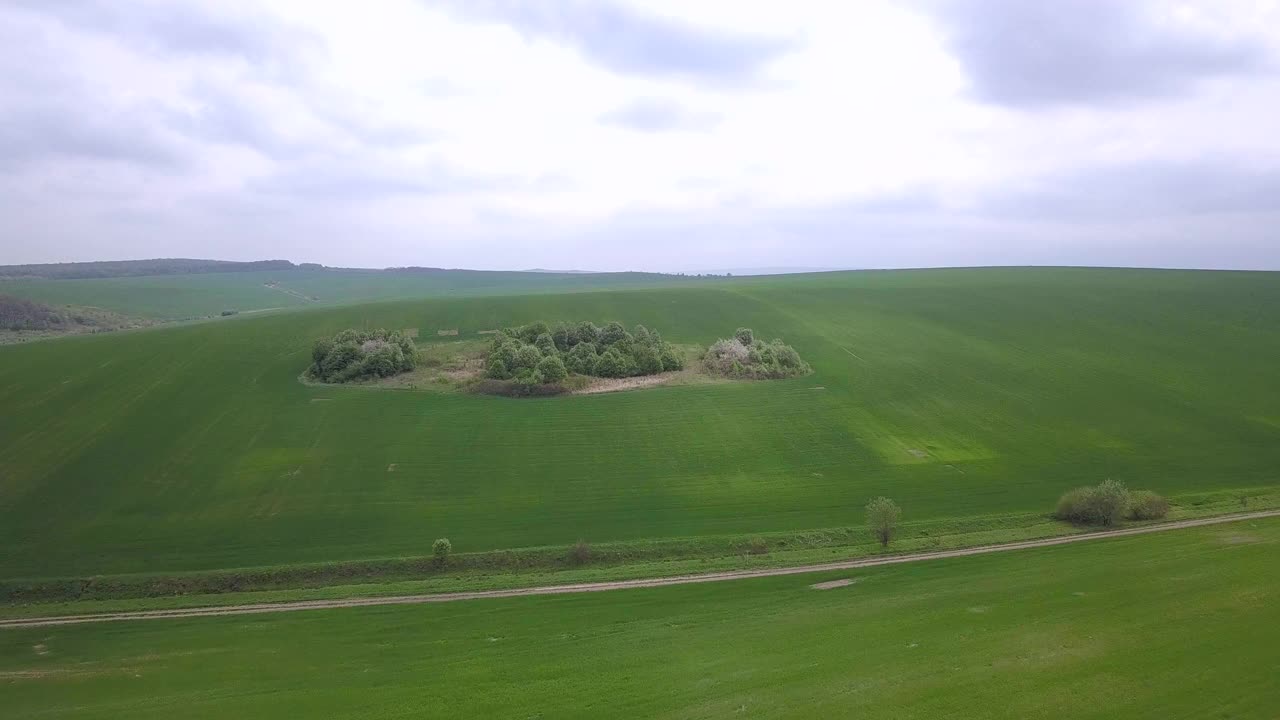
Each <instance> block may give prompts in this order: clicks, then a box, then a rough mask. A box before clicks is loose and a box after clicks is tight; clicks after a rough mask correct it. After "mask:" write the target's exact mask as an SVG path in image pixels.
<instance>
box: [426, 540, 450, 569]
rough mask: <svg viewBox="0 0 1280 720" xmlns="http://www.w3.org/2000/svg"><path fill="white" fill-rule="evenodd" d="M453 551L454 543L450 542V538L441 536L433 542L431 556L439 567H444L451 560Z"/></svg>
mask: <svg viewBox="0 0 1280 720" xmlns="http://www.w3.org/2000/svg"><path fill="white" fill-rule="evenodd" d="M451 552H453V543H451V542H449V538H440V539H439V540H436V541H435V542H433V543H431V557H432V559H433V560H434V561H435V564H436V566H437V567H443V566H444V564H445V563H447V562H449V553H451Z"/></svg>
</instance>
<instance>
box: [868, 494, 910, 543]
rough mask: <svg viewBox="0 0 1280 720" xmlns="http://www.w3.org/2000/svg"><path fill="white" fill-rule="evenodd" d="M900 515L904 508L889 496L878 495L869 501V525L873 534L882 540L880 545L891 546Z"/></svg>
mask: <svg viewBox="0 0 1280 720" xmlns="http://www.w3.org/2000/svg"><path fill="white" fill-rule="evenodd" d="M900 517H902V508H900V507H898V503H896V502H894V501H892V500H890V499H889V498H887V497H878V498H875V499H873V500H872V501H871V502H869V503H867V527H868V528H869V529H870V530H871V535H872V536H873V537H875V539H877V540H879V541H880V547H889V541H890V540H892V539H893V533H894V531H895V530H897V528H898V518H900Z"/></svg>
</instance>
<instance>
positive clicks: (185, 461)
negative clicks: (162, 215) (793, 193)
mask: <svg viewBox="0 0 1280 720" xmlns="http://www.w3.org/2000/svg"><path fill="white" fill-rule="evenodd" d="M538 319H545V320H557V319H592V320H595V321H597V322H600V321H606V320H613V319H617V320H621V321H623V322H625V323H627V324H628V325H630V324H634V323H644V324H646V325H649V326H651V327H656V328H659V329H660V330H661V331H662V332H663V334H664V336H665V337H666V338H667V339H668V340H671V341H673V342H680V343H700V344H701V343H707V342H710V341H711V340H713V339H715V338H716V337H718V336H723V335H726V334H728V333H730V332H732V331H733V329H734V328H736V327H738V326H741V325H746V326H749V327H753V328H755V330H756V331H757V333H758V334H759V335H760V336H761V337H765V338H771V337H774V336H780V337H783V338H785V339H786V341H787V342H788V343H791V344H793V345H794V346H795V347H796V349H797V350H798V351H799V352H800V353H801V355H802V356H803V357H804V358H805V359H806V360H808V361H809V362H810V363H811V364H812V365H813V368H814V374H813V375H810V376H807V377H804V378H800V379H797V380H788V381H776V382H767V383H756V384H750V383H745V384H724V385H702V386H688V387H671V388H661V389H651V390H644V391H636V392H630V393H618V394H611V395H597V396H587V397H568V398H550V399H533V400H512V399H508V398H498V397H476V396H467V395H445V394H438V393H424V392H408V391H379V390H369V389H364V388H327V387H308V386H304V385H302V384H300V383H299V382H298V381H297V376H298V374H299V373H300V372H301V371H302V369H303V368H304V367H305V366H306V364H307V362H308V354H309V348H310V344H311V342H312V340H313V339H314V338H317V337H320V336H324V335H330V334H332V333H334V332H336V331H337V330H340V329H342V328H344V327H348V326H385V327H389V328H409V327H415V328H419V329H420V330H421V333H422V336H423V338H424V339H427V340H431V339H432V338H434V334H435V332H436V330H437V329H455V328H456V329H458V330H459V331H460V333H461V335H460V337H463V336H466V335H469V334H472V333H475V332H477V331H479V330H484V329H491V328H495V327H499V326H502V325H510V324H517V323H524V322H529V321H533V320H538ZM1277 357H1280V275H1277V274H1267V273H1217V272H1160V271H1123V270H1075V269H1058V270H1050V269H1044V270H1030V269H1001V270H946V271H914V272H907V271H904V272H866V273H838V274H829V275H814V276H797V277H788V278H775V279H758V280H749V281H748V280H744V281H740V282H739V281H734V282H731V283H719V284H717V285H715V286H714V287H687V288H668V289H656V290H637V291H625V292H607V293H575V294H541V295H530V296H511V297H489V298H474V299H435V300H426V301H414V302H397V303H388V304H376V305H360V306H350V307H339V308H327V309H319V310H314V311H308V312H299V313H289V314H287V315H269V316H262V317H256V318H244V317H242V318H238V319H234V320H231V321H228V322H219V323H210V324H202V325H191V326H184V327H176V328H172V329H167V330H158V331H148V332H142V333H134V334H130V335H125V336H114V337H113V336H99V337H88V338H73V339H67V340H63V341H59V342H56V343H38V344H33V345H28V346H21V347H4V348H0V406H2V407H4V408H5V412H3V413H0V468H3V469H4V472H3V475H2V476H0V544H2V545H3V547H5V548H6V552H5V553H4V554H3V556H0V577H10V578H12V577H21V576H26V577H31V576H58V575H65V574H84V573H117V572H142V571H155V572H160V571H173V570H203V569H210V568H225V567H237V566H249V565H263V564H282V563H295V562H318V561H334V560H350V559H360V558H370V557H385V556H394V555H404V554H424V553H426V552H428V548H429V545H430V542H431V540H432V539H434V538H436V537H440V536H447V537H449V538H451V539H452V540H453V543H454V547H455V549H456V550H458V551H460V552H461V551H472V550H484V549H492V548H509V547H521V546H533V545H543V544H566V543H571V542H573V541H574V540H576V539H579V538H583V539H586V540H589V541H592V542H604V541H610V540H629V539H637V538H657V537H672V536H700V535H714V534H721V533H752V532H769V531H783V530H801V529H808V528H820V527H840V526H848V525H853V524H857V523H860V522H861V508H862V506H863V504H864V503H865V502H866V499H867V498H868V497H869V496H872V495H878V494H887V495H890V496H892V497H894V498H895V499H897V500H898V502H899V503H900V504H901V505H902V506H903V508H904V509H905V511H906V514H907V517H908V518H911V519H927V518H948V517H960V516H972V515H986V514H992V513H1005V512H1020V511H1033V512H1038V511H1048V510H1049V509H1050V508H1051V506H1052V504H1053V502H1054V500H1055V499H1056V498H1057V496H1058V494H1059V493H1061V492H1062V491H1063V490H1064V489H1066V488H1068V487H1071V486H1074V485H1080V484H1086V483H1094V482H1097V481H1098V480H1100V479H1102V478H1106V477H1114V478H1118V479H1121V480H1124V481H1126V482H1128V483H1129V484H1130V485H1131V486H1135V487H1146V488H1151V489H1154V490H1157V491H1160V492H1163V493H1167V494H1178V493H1182V492H1196V491H1206V490H1215V489H1229V488H1245V487H1256V486H1274V485H1280V470H1278V468H1280V410H1277V408H1280V374H1277V373H1276V372H1275V358H1277ZM393 465H394V467H392V466H393Z"/></svg>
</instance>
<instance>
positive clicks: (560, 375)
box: [538, 355, 569, 383]
mask: <svg viewBox="0 0 1280 720" xmlns="http://www.w3.org/2000/svg"><path fill="white" fill-rule="evenodd" d="M538 372H539V373H540V374H541V375H542V380H543V381H544V382H549V383H558V382H560V381H561V380H564V379H565V378H566V377H568V375H569V371H568V370H567V369H566V368H565V366H564V361H563V360H561V359H560V356H559V355H548V356H546V357H544V358H542V360H540V361H539V362H538Z"/></svg>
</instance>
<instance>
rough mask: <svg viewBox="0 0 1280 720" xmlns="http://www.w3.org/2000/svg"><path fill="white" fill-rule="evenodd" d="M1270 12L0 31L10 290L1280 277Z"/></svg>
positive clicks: (960, 4) (31, 15)
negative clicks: (278, 277)
mask: <svg viewBox="0 0 1280 720" xmlns="http://www.w3.org/2000/svg"><path fill="white" fill-rule="evenodd" d="M1278 70H1280V2H1278V1H1277V0H1204V1H1203V2H1189V3H1178V2H1153V3H1142V2H1138V1H1137V0H1059V1H1058V2H1052V3H1049V2H1032V1H1029V0H987V1H985V2H984V1H982V0H956V1H947V0H937V1H933V0H919V1H917V2H907V3H903V2H874V1H851V2H829V1H821V2H818V1H814V2H810V1H808V0H788V1H787V2H776V1H772V2H744V1H743V0H726V1H725V2H719V1H713V0H698V1H697V2H687V1H684V2H682V1H679V0H669V1H668V0H646V1H645V2H634V3H633V2H628V1H626V0H600V1H589V0H581V1H578V0H565V1H563V2H535V1H532V0H530V1H528V2H518V1H516V0H368V1H367V2H361V3H353V2H345V3H339V2H332V3H330V2H314V1H313V0H269V1H263V2H255V3H242V2H232V1H229V0H199V1H197V0H188V1H185V2H180V1H177V0H155V1H153V2H148V1H145V0H129V1H127V2H125V1H117V0H83V1H77V0H0V264H8V263H26V262H58V261H72V260H98V259H128V258H146V257H210V258H221V259H233V260H251V259H263V258H286V259H290V260H294V261H300V262H301V261H310V262H321V263H324V264H327V265H346V266H369V267H381V266H390V265H430V266H444V267H474V268H484V269H501V268H505V269H519V268H530V267H549V268H558V269H568V268H582V269H601V270H603V269H635V270H698V269H708V268H745V267H761V266H769V267H778V266H804V267H902V266H938V265H985V264H1083V265H1147V266H1177V267H1223V268H1266V269H1280V131H1278V130H1277V128H1280V72H1278Z"/></svg>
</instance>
